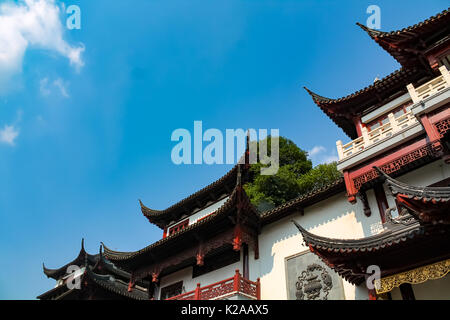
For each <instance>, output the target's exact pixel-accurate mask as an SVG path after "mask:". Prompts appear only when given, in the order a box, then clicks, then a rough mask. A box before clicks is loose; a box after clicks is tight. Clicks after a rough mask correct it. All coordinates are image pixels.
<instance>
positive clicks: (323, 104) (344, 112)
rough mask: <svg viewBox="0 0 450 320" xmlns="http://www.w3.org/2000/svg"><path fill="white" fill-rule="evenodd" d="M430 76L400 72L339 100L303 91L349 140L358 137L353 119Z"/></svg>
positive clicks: (419, 71)
mask: <svg viewBox="0 0 450 320" xmlns="http://www.w3.org/2000/svg"><path fill="white" fill-rule="evenodd" d="M428 78H430V75H429V74H427V73H426V72H425V71H424V70H422V69H420V68H417V67H412V68H408V69H405V68H401V69H399V70H396V71H394V72H393V73H391V74H389V75H388V76H386V77H384V78H383V79H381V80H378V81H375V82H374V83H373V84H371V85H369V86H367V87H365V88H363V89H361V90H359V91H356V92H354V93H352V94H349V95H347V96H344V97H342V98H336V99H333V98H326V97H323V96H321V95H319V94H317V93H314V92H313V91H311V90H310V89H308V88H306V87H305V90H306V91H307V92H308V93H309V94H310V96H311V97H312V99H313V101H314V102H315V103H316V104H317V106H319V108H320V109H321V110H322V111H323V112H324V113H325V114H326V115H327V116H328V117H329V118H330V119H331V120H333V122H334V123H335V124H336V125H337V126H339V127H340V128H341V129H342V130H344V132H345V133H346V134H347V135H348V136H349V137H350V138H352V139H356V138H357V137H358V135H357V133H356V128H355V123H354V121H353V118H354V117H355V116H358V115H361V114H362V113H363V112H370V110H372V109H375V108H377V107H378V106H380V105H383V104H385V103H387V102H388V101H390V100H392V99H394V98H396V97H397V96H400V95H401V94H403V93H405V92H406V91H407V90H406V85H407V84H408V83H416V82H417V81H419V80H420V81H421V82H423V81H424V79H426V80H428Z"/></svg>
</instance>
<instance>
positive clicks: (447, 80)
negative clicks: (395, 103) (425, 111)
mask: <svg viewBox="0 0 450 320" xmlns="http://www.w3.org/2000/svg"><path fill="white" fill-rule="evenodd" d="M439 71H440V72H441V75H440V76H439V77H436V78H434V79H432V80H430V81H428V82H427V83H425V84H423V85H421V86H420V87H418V88H414V86H413V85H412V84H411V83H410V84H408V85H407V86H406V88H407V89H408V92H409V95H410V96H411V99H412V101H413V102H414V103H418V102H420V101H422V100H423V99H426V98H428V97H430V96H432V95H433V94H435V93H437V92H439V91H441V90H443V89H445V88H448V87H449V86H450V73H449V72H448V70H447V68H446V67H445V66H442V67H440V68H439Z"/></svg>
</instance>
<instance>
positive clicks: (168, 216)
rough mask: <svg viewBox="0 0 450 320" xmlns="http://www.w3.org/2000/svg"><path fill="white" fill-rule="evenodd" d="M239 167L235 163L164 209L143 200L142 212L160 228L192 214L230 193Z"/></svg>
mask: <svg viewBox="0 0 450 320" xmlns="http://www.w3.org/2000/svg"><path fill="white" fill-rule="evenodd" d="M237 167H238V165H235V166H234V167H233V168H232V169H231V170H230V171H228V172H227V173H226V174H225V175H224V176H223V177H221V178H220V179H218V180H216V181H215V182H213V183H211V184H210V185H208V186H206V187H204V188H203V189H201V190H199V191H197V192H195V193H193V194H191V195H190V196H189V197H187V198H185V199H183V200H181V201H179V202H177V203H175V204H174V205H172V206H170V207H169V208H167V209H164V210H154V209H150V208H148V207H146V206H145V205H144V204H143V203H142V201H141V200H139V204H140V205H141V211H142V214H143V215H144V216H145V217H146V218H147V219H148V221H150V222H151V223H153V224H155V225H157V226H158V227H160V228H164V227H165V226H167V225H168V224H169V223H170V222H171V221H176V220H179V219H180V217H181V216H183V215H191V214H192V211H193V210H194V209H195V208H202V207H204V206H205V205H206V203H208V202H210V201H215V200H218V198H219V197H220V196H221V195H223V194H229V193H230V192H231V191H232V190H233V187H234V185H235V184H236V175H237Z"/></svg>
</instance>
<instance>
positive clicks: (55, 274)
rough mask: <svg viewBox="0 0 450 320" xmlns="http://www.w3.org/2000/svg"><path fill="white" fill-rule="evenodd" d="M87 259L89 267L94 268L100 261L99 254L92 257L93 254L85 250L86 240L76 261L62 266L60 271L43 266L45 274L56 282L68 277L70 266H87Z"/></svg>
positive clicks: (82, 241)
mask: <svg viewBox="0 0 450 320" xmlns="http://www.w3.org/2000/svg"><path fill="white" fill-rule="evenodd" d="M86 259H87V261H88V263H89V265H92V266H93V265H95V264H96V263H97V261H98V260H99V255H98V254H96V255H91V254H89V253H87V252H86V250H85V249H84V239H82V240H81V249H80V252H79V253H78V256H77V257H76V258H75V259H74V260H72V261H71V262H69V263H67V264H65V265H64V266H62V267H60V268H58V269H48V268H46V267H45V265H44V264H42V268H43V270H44V274H45V275H46V276H47V277H48V278H53V279H55V280H58V279H60V278H62V277H63V276H65V275H66V273H67V268H68V267H69V266H71V265H76V266H82V265H84V264H85V260H86Z"/></svg>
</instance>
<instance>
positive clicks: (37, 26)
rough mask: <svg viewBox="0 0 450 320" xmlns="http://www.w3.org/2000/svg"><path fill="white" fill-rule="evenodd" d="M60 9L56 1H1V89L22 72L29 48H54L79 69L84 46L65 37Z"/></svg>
mask: <svg viewBox="0 0 450 320" xmlns="http://www.w3.org/2000/svg"><path fill="white" fill-rule="evenodd" d="M63 34H64V27H63V24H62V23H61V20H60V9H59V7H58V6H57V5H56V3H55V0H19V2H17V3H16V2H6V3H3V4H0V88H1V87H2V86H3V84H4V83H6V82H7V80H8V79H10V78H11V77H12V76H14V75H16V74H18V73H20V72H21V71H22V62H23V57H24V56H25V52H26V51H27V50H28V49H29V48H39V49H45V50H50V51H55V52H57V53H59V54H61V55H62V56H64V57H67V58H68V59H69V61H70V64H71V65H73V66H74V67H75V68H77V69H79V68H81V67H82V66H83V65H84V62H83V60H82V58H81V53H82V52H83V51H84V46H83V45H80V46H71V45H69V44H68V43H67V42H66V41H65V40H64V35H63Z"/></svg>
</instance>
